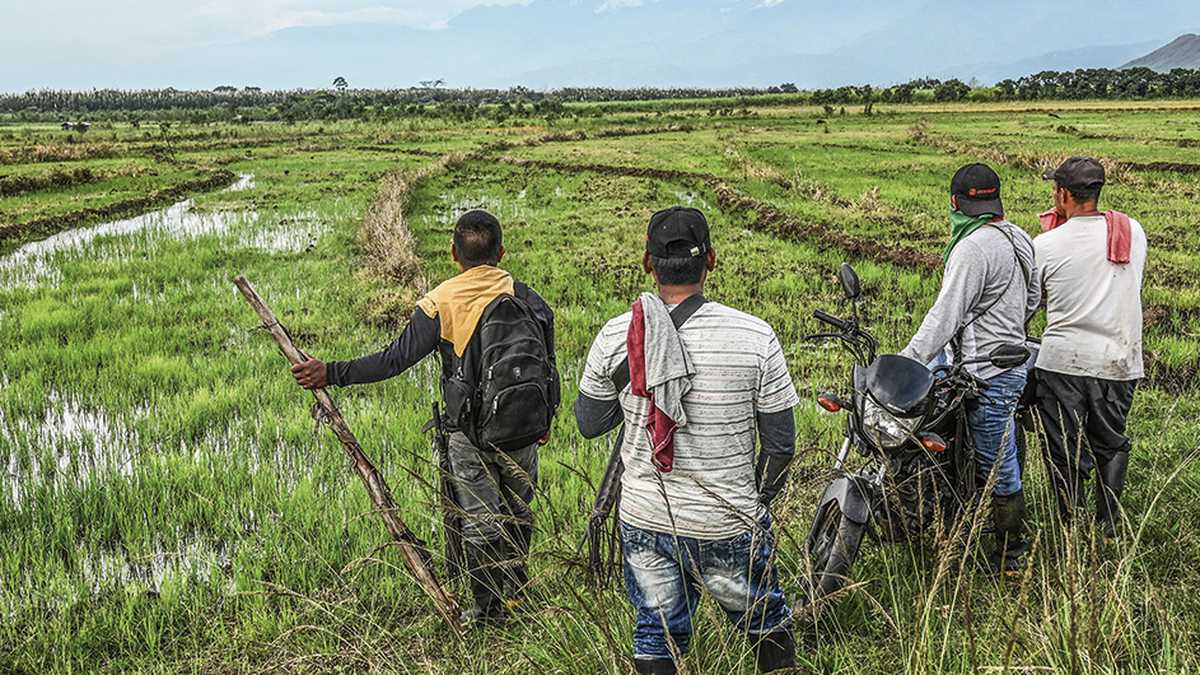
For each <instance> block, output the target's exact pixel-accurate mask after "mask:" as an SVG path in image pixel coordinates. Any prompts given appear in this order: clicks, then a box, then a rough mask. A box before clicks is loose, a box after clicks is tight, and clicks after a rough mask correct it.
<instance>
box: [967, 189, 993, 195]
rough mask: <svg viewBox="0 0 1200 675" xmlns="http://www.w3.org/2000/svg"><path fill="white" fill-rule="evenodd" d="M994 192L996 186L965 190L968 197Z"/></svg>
mask: <svg viewBox="0 0 1200 675" xmlns="http://www.w3.org/2000/svg"><path fill="white" fill-rule="evenodd" d="M994 192H996V188H971V189H970V190H967V196H968V197H977V196H979V195H990V194H993V193H994Z"/></svg>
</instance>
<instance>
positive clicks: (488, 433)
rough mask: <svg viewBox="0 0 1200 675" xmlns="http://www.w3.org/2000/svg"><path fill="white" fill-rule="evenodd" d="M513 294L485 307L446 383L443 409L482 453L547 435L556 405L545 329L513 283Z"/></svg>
mask: <svg viewBox="0 0 1200 675" xmlns="http://www.w3.org/2000/svg"><path fill="white" fill-rule="evenodd" d="M514 290H515V295H501V296H498V297H497V298H496V299H494V300H492V301H491V302H490V303H488V306H487V307H486V308H485V309H484V310H483V315H482V316H481V317H480V319H479V324H478V325H477V326H476V327H475V334H474V335H473V336H471V342H470V344H469V345H468V346H467V350H466V352H464V353H463V356H462V359H461V360H460V361H459V363H458V369H457V371H456V372H455V373H454V374H453V375H452V376H451V377H450V379H449V380H448V381H447V382H446V391H445V395H446V411H447V415H448V416H449V418H450V420H449V421H450V423H451V424H452V425H453V426H456V427H457V428H458V429H459V430H461V431H462V432H463V433H464V434H466V436H467V438H468V439H469V440H470V441H471V443H472V444H473V445H474V446H475V447H477V448H479V449H481V450H503V451H512V450H519V449H521V448H524V447H528V446H530V445H532V444H533V443H535V442H537V441H538V440H539V439H541V438H542V437H544V436H545V435H546V434H547V433H548V432H549V431H550V422H551V420H552V419H553V417H554V411H555V409H556V408H557V407H558V397H559V381H558V372H557V371H556V370H555V368H554V365H553V364H552V363H551V361H550V353H549V350H548V348H547V340H546V335H545V331H544V330H543V328H542V324H541V322H539V321H538V320H537V317H536V316H535V315H534V313H533V310H532V309H531V308H530V307H529V304H528V303H527V302H526V301H525V299H524V298H526V297H528V292H529V289H528V287H526V286H525V285H524V284H521V283H517V284H515V288H514Z"/></svg>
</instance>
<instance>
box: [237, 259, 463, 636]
mask: <svg viewBox="0 0 1200 675" xmlns="http://www.w3.org/2000/svg"><path fill="white" fill-rule="evenodd" d="M233 283H234V285H236V286H237V288H238V290H239V291H241V292H242V295H243V296H244V297H245V298H246V302H248V303H250V306H251V307H253V308H254V311H255V312H257V313H258V316H259V318H260V319H262V323H263V328H266V329H267V330H268V331H270V333H271V336H272V337H274V338H275V342H277V343H279V349H280V351H282V352H283V355H284V356H285V357H287V360H288V361H290V362H291V363H292V364H293V365H295V364H298V363H303V362H304V361H305V360H306V359H305V357H304V355H303V354H301V353H300V350H298V349H296V345H294V344H292V338H291V336H289V335H288V333H287V331H286V330H285V329H284V327H283V326H282V325H281V324H280V323H279V320H278V319H276V318H275V314H274V313H273V312H272V311H271V309H270V308H269V307H267V304H266V303H265V302H263V299H262V298H261V297H259V295H258V293H257V292H256V291H255V290H254V287H253V286H251V285H250V282H249V281H246V278H245V277H243V276H241V275H238V276H236V277H234V279H233ZM312 393H313V397H314V398H316V399H317V404H318V405H320V406H321V411H322V413H323V414H324V416H325V420H326V421H327V422H329V427H330V428H331V429H333V433H334V435H336V436H337V438H338V440H339V441H341V443H342V447H344V448H345V449H346V454H347V455H349V456H350V459H351V460H352V461H353V462H354V470H355V471H357V472H358V477H359V478H361V479H362V482H363V485H365V486H366V488H367V494H369V495H370V496H371V501H372V502H374V504H375V508H376V510H378V511H379V517H380V518H383V524H384V525H385V526H386V527H387V530H388V532H390V533H391V535H392V539H395V540H396V544H397V545H398V546H399V547H400V553H401V555H402V556H404V562H405V563H407V564H408V568H409V570H410V571H411V572H412V573H413V576H414V577H416V579H417V583H418V584H419V585H420V586H421V590H423V591H425V593H426V594H427V595H429V598H430V599H431V600H433V604H434V607H436V608H437V612H438V614H440V615H441V616H442V618H443V619H445V620H446V623H447V624H449V625H450V627H451V628H452V629H454V632H455V633H456V634H458V635H462V624H461V623H460V621H459V614H458V602H457V601H456V600H455V599H454V596H452V595H450V594H449V593H447V592H446V590H445V589H444V588H442V585H441V583H439V582H438V579H437V574H436V573H435V572H434V569H433V566H432V565H431V564H430V557H429V551H428V549H426V548H425V544H424V542H422V541H421V540H420V539H419V538H418V537H417V536H416V535H415V534H413V532H412V530H410V529H408V526H407V525H405V524H404V521H403V520H401V519H400V516H399V515H398V514H397V510H396V502H395V501H393V500H392V493H391V491H390V490H389V489H388V486H387V483H386V482H384V480H383V476H381V475H379V471H378V470H377V469H376V468H375V465H374V464H372V463H371V460H370V459H368V458H367V455H366V453H364V452H363V449H362V446H361V445H359V443H358V439H357V438H355V437H354V434H353V432H351V431H350V427H349V426H347V425H346V420H345V419H344V418H343V417H342V413H341V412H340V411H339V410H338V409H337V406H336V405H334V403H333V399H332V398H330V396H329V393H328V392H326V391H325V390H324V389H313V390H312Z"/></svg>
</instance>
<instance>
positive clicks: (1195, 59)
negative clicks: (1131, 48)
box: [1122, 33, 1200, 73]
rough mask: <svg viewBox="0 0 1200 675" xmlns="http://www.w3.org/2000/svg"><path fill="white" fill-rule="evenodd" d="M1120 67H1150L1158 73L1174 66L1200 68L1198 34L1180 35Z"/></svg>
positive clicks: (1199, 41)
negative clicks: (1169, 42) (1165, 44)
mask: <svg viewBox="0 0 1200 675" xmlns="http://www.w3.org/2000/svg"><path fill="white" fill-rule="evenodd" d="M1122 68H1150V69H1152V70H1157V71H1158V72H1160V73H1165V72H1167V71H1169V70H1172V69H1174V68H1200V35H1196V34H1194V33H1189V34H1187V35H1180V36H1179V37H1177V38H1175V40H1174V41H1172V42H1171V44H1169V45H1167V46H1165V47H1160V48H1158V49H1155V50H1154V51H1152V52H1150V53H1149V54H1147V55H1145V56H1143V57H1141V58H1138V59H1134V60H1132V61H1130V62H1129V63H1126V64H1125V65H1124V66H1122Z"/></svg>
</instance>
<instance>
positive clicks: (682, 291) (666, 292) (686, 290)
mask: <svg viewBox="0 0 1200 675" xmlns="http://www.w3.org/2000/svg"><path fill="white" fill-rule="evenodd" d="M703 292H704V284H688V285H686V286H659V287H658V297H660V298H662V301H663V304H664V305H678V304H679V303H681V302H683V301H684V300H687V299H688V298H690V297H692V296H693V295H695V294H697V293H703Z"/></svg>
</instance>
